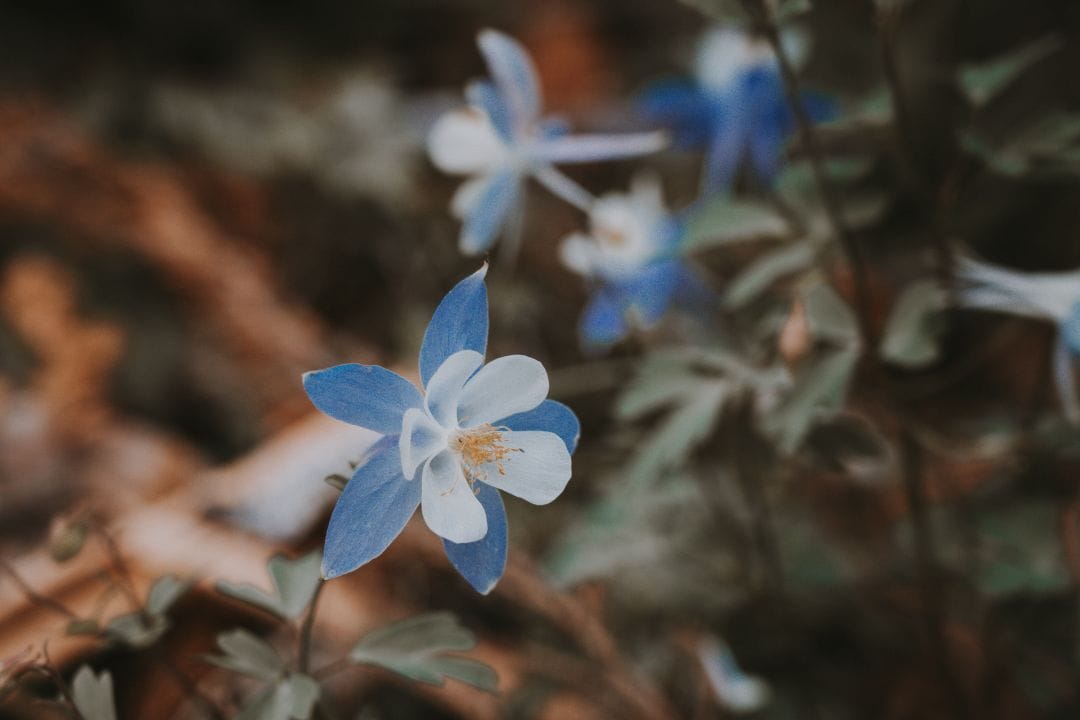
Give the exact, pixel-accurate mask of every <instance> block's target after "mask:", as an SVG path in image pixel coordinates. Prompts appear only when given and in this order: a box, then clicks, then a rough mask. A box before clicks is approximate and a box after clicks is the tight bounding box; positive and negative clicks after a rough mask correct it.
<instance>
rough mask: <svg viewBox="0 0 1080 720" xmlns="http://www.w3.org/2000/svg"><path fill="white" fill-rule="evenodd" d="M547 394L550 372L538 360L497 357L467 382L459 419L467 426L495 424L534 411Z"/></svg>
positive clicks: (459, 408)
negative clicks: (527, 411)
mask: <svg viewBox="0 0 1080 720" xmlns="http://www.w3.org/2000/svg"><path fill="white" fill-rule="evenodd" d="M547 393H548V376H547V371H546V370H544V366H543V365H541V364H540V362H539V361H538V360H534V359H533V358H530V357H525V356H524V355H507V356H506V357H501V358H496V359H495V360H492V361H491V362H489V363H488V364H487V365H485V366H484V367H482V368H480V370H478V371H477V373H476V374H475V375H473V376H472V378H471V379H470V380H469V381H468V382H467V383H465V387H464V388H463V389H462V391H461V398H460V399H459V401H458V422H459V424H460V425H461V427H465V428H469V427H476V426H477V425H482V424H484V423H496V422H498V421H499V420H502V419H503V418H507V417H510V416H511V415H514V414H516V413H519V412H525V411H526V410H532V409H533V408H534V407H536V406H537V405H539V404H540V403H541V402H543V401H544V398H545V397H547Z"/></svg>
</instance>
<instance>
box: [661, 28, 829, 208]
mask: <svg viewBox="0 0 1080 720" xmlns="http://www.w3.org/2000/svg"><path fill="white" fill-rule="evenodd" d="M795 37H796V36H791V38H795ZM785 39H786V40H787V38H785ZM789 42H791V43H792V44H797V43H795V42H794V41H793V40H792V41H789ZM797 50H798V48H796V51H797ZM796 54H798V53H797V52H796ZM695 65H696V67H695V81H696V82H692V83H688V82H685V81H684V82H666V83H661V84H659V85H657V86H655V87H653V88H651V89H650V90H648V91H647V92H646V94H645V98H644V101H643V107H644V112H645V114H646V116H648V117H649V118H651V119H652V120H653V121H655V122H659V123H662V124H663V125H665V126H668V127H671V128H672V129H673V130H674V132H675V137H676V141H677V142H679V144H681V145H684V146H689V147H705V148H706V156H705V163H704V167H703V169H702V181H701V184H702V188H701V192H702V195H711V194H714V193H716V192H718V191H721V190H724V189H726V188H728V187H729V186H730V185H731V182H732V181H733V180H734V178H735V173H736V172H737V171H738V169H739V167H740V166H741V165H742V164H743V163H744V162H746V163H749V165H750V168H751V169H752V170H753V172H754V174H755V175H756V177H757V179H758V181H759V182H761V183H763V184H766V185H768V184H770V183H771V182H772V181H773V179H774V178H775V177H776V174H777V171H778V170H779V166H780V158H781V150H782V146H783V143H784V141H785V140H786V139H787V137H788V135H789V134H790V133H791V132H792V130H793V129H794V120H795V118H794V113H792V111H791V107H790V105H789V104H788V102H787V99H786V96H785V94H784V83H783V78H782V76H781V74H780V67H779V64H778V62H777V60H776V56H775V55H774V54H773V51H772V48H771V47H770V46H769V44H768V43H767V42H765V41H764V40H761V39H756V38H752V37H749V36H747V35H745V34H744V33H742V32H740V31H738V30H735V29H732V28H715V29H713V30H710V31H709V32H708V33H706V35H705V36H704V38H702V40H701V43H700V44H699V46H698V52H697V59H696V63H695ZM802 102H803V105H804V107H805V108H806V110H807V112H808V114H809V115H810V117H811V119H813V120H823V119H826V118H828V117H830V116H831V115H832V104H831V103H830V102H829V101H828V100H826V99H825V98H824V97H823V96H821V95H818V94H815V93H804V94H803V97H802Z"/></svg>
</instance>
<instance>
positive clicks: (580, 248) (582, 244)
mask: <svg viewBox="0 0 1080 720" xmlns="http://www.w3.org/2000/svg"><path fill="white" fill-rule="evenodd" d="M684 230H685V223H684V222H683V221H682V220H680V219H679V218H677V217H675V216H673V215H671V214H670V213H668V212H667V210H666V209H665V208H664V201H663V197H662V195H661V191H660V186H659V184H658V183H657V182H656V180H655V179H654V178H652V177H650V176H639V177H638V178H636V179H635V181H634V184H633V186H632V188H631V192H630V193H628V194H626V193H612V194H609V195H604V196H603V197H601V198H599V199H598V200H597V201H596V202H595V203H594V204H593V207H592V209H591V210H590V211H589V233H588V234H584V233H573V234H571V235H569V236H567V237H566V238H565V239H564V240H563V241H562V244H561V245H560V247H559V255H560V258H561V260H562V262H563V264H564V265H565V266H566V267H567V268H569V269H570V270H573V271H574V272H576V273H578V274H580V275H582V276H584V277H585V278H587V279H588V280H589V281H590V282H591V283H592V284H593V293H592V298H591V299H590V301H589V304H588V305H587V306H586V308H585V312H584V314H583V315H582V318H581V324H580V332H581V337H582V340H583V341H584V343H585V344H586V345H588V346H600V347H603V346H607V345H611V344H613V343H615V342H618V341H619V340H621V339H622V338H623V337H624V336H625V335H626V334H627V333H628V332H629V331H630V329H631V328H632V327H638V328H641V329H648V328H651V327H652V326H653V325H655V324H656V322H657V321H658V320H660V318H661V317H662V316H663V315H664V313H665V312H666V311H667V309H668V307H669V306H670V304H671V302H672V300H673V299H675V298H676V296H677V295H679V294H680V291H683V292H685V291H687V290H693V291H695V292H696V291H697V290H699V289H700V282H699V281H698V280H697V277H696V276H695V275H694V274H693V271H692V270H690V268H689V267H687V265H686V264H685V262H684V261H683V260H682V259H681V258H679V257H678V256H677V254H676V253H677V250H678V245H679V241H680V240H681V238H682V236H683V233H684Z"/></svg>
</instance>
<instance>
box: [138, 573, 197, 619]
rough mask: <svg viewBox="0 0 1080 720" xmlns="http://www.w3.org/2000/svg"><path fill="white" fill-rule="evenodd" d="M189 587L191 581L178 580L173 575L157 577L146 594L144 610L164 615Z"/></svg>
mask: <svg viewBox="0 0 1080 720" xmlns="http://www.w3.org/2000/svg"><path fill="white" fill-rule="evenodd" d="M189 589H191V582H189V581H185V580H180V579H179V578H177V577H176V576H175V575H165V576H164V577H161V578H158V580H157V582H155V583H154V585H153V587H151V588H150V592H149V594H148V595H147V598H146V612H148V613H150V614H151V615H164V614H165V613H167V612H168V611H169V608H171V607H172V606H173V604H174V603H175V602H176V601H177V600H179V599H180V597H181V596H182V595H183V594H184V593H186V592H187V591H188V590H189Z"/></svg>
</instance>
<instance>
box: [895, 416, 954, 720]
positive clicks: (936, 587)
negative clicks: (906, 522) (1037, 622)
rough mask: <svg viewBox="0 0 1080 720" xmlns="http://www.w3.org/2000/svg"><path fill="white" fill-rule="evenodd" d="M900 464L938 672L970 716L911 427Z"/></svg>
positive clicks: (920, 459)
mask: <svg viewBox="0 0 1080 720" xmlns="http://www.w3.org/2000/svg"><path fill="white" fill-rule="evenodd" d="M900 464H901V475H902V479H903V483H904V494H905V497H906V499H907V503H908V513H909V515H910V517H911V523H912V526H913V529H914V543H915V562H916V572H917V573H918V577H919V587H920V588H921V592H922V595H923V603H922V604H923V612H922V616H923V622H924V630H925V632H926V635H927V638H928V640H929V642H930V646H931V649H932V653H931V654H932V655H933V657H934V662H935V663H936V664H937V672H938V676H939V677H941V678H943V679H944V682H943V684H944V686H945V691H946V693H947V694H948V700H949V703H950V705H951V706H952V709H953V713H954V715H955V716H956V717H957V718H958V719H959V720H970V718H971V717H972V715H971V709H970V707H969V706H968V700H967V694H966V693H965V692H964V690H963V687H962V686H961V684H960V679H959V678H958V677H957V676H956V672H955V669H954V665H953V663H952V662H951V658H950V653H949V646H948V641H947V639H946V636H945V619H944V617H943V615H944V614H943V611H942V608H943V605H944V601H943V600H944V599H943V597H942V592H941V584H940V580H939V578H938V574H937V569H936V568H937V560H936V558H935V553H934V548H935V547H936V542H935V537H934V528H933V525H932V524H931V522H930V517H929V514H928V513H927V507H926V495H925V492H924V488H923V483H922V478H923V474H924V473H923V450H922V447H921V446H920V445H919V442H918V440H917V439H916V438H915V435H914V434H913V433H912V432H911V431H910V430H908V429H902V430H901V431H900Z"/></svg>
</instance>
